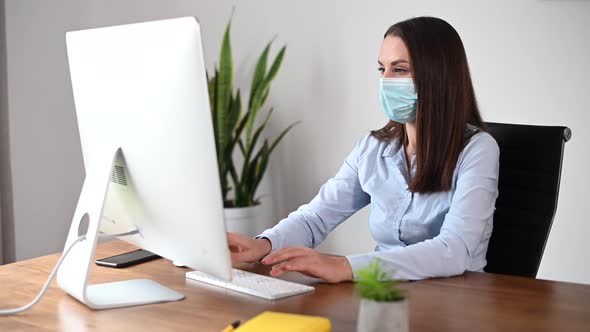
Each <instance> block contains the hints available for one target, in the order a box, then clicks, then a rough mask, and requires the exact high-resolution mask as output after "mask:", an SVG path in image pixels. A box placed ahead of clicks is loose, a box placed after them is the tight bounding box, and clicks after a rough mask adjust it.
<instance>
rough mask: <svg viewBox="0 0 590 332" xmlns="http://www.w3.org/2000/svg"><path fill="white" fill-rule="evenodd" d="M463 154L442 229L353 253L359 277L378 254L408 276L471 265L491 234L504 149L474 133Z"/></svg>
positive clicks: (398, 274)
mask: <svg viewBox="0 0 590 332" xmlns="http://www.w3.org/2000/svg"><path fill="white" fill-rule="evenodd" d="M462 155H463V158H460V159H459V160H460V163H459V165H458V168H459V169H458V173H457V180H456V187H455V193H454V195H453V198H452V199H451V205H450V208H449V211H448V213H447V214H446V215H445V219H444V221H443V224H442V227H441V230H440V233H439V235H437V236H436V237H434V238H432V239H429V240H426V241H423V242H419V243H415V244H412V245H409V246H407V247H396V248H393V249H391V250H387V251H378V252H373V253H367V254H358V255H350V256H347V259H348V261H349V263H350V265H351V267H352V270H353V276H354V278H355V279H356V278H357V275H356V273H355V272H354V271H356V270H358V269H360V268H365V267H366V266H368V264H369V263H370V262H371V261H372V260H374V259H375V258H378V259H379V260H380V261H381V267H382V268H383V269H384V270H385V272H387V273H389V274H390V275H392V276H393V277H394V278H396V279H405V280H419V279H426V278H432V277H447V276H453V275H459V274H462V273H463V272H465V271H466V270H468V269H469V268H470V266H469V264H470V261H471V255H473V254H474V253H475V252H477V250H478V249H481V248H480V246H482V245H487V241H488V240H489V238H488V239H484V237H485V236H484V230H485V229H486V227H487V226H488V225H487V224H488V223H491V222H492V220H493V214H494V211H495V202H496V198H497V197H498V172H499V156H500V150H499V148H498V145H497V144H496V141H495V140H494V139H493V138H492V137H491V136H490V135H489V134H485V133H484V134H478V135H476V136H474V137H473V139H472V140H471V142H470V143H469V144H468V145H467V146H466V147H465V149H464V150H463V153H462ZM478 268H483V266H482V267H478Z"/></svg>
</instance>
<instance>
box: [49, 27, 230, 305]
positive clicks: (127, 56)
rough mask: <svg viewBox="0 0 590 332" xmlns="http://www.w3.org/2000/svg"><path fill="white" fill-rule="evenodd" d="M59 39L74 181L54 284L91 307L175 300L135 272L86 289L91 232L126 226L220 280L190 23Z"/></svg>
mask: <svg viewBox="0 0 590 332" xmlns="http://www.w3.org/2000/svg"><path fill="white" fill-rule="evenodd" d="M66 43H67V54H68V61H69V67H70V75H71V80H72V90H73V95H74V103H75V107H76V115H77V119H78V129H79V132H80V142H81V146H82V153H83V157H84V165H85V169H86V178H85V180H84V185H83V188H82V191H81V194H80V198H79V201H78V205H77V207H76V211H75V214H74V217H73V220H72V225H71V228H70V231H69V234H68V238H67V241H66V246H65V247H66V248H68V247H69V246H71V245H72V244H73V249H72V250H71V251H70V253H69V254H68V255H67V257H66V258H65V259H64V261H63V263H62V266H61V267H60V269H59V271H58V284H59V286H60V287H61V288H62V289H64V290H65V291H66V292H67V293H69V294H70V295H72V296H74V297H75V298H77V299H78V300H79V301H81V302H83V303H85V304H86V305H88V306H89V307H91V308H95V309H103V308H113V307H121V306H129V305H138V304H146V303H154V302H162V301H170V300H178V299H181V298H182V297H183V296H182V294H179V293H177V292H175V291H173V290H170V289H168V288H166V287H164V286H162V285H159V284H157V283H155V282H152V281H145V280H143V281H142V280H129V281H124V282H118V283H107V284H100V285H88V275H89V273H90V270H91V268H92V266H93V262H94V253H95V247H96V243H97V236H98V235H97V234H98V232H99V231H104V232H107V233H116V232H125V231H133V230H137V232H138V233H137V234H135V235H131V236H125V237H123V240H125V241H128V242H130V243H133V244H135V245H137V246H139V247H141V248H144V249H147V250H149V251H152V252H154V253H156V254H158V255H160V256H163V257H165V258H168V259H170V260H173V261H175V262H178V263H181V264H183V265H186V266H188V267H191V268H194V269H197V270H200V271H203V272H207V273H209V274H212V275H215V276H217V277H220V278H223V279H226V280H230V279H231V260H230V254H229V249H228V246H227V236H226V229H225V223H224V219H223V202H222V198H221V189H220V182H219V173H218V168H217V161H216V160H217V159H216V151H215V142H214V133H213V123H212V120H211V112H210V104H209V96H208V85H207V79H206V69H205V63H204V59H203V50H202V42H201V34H200V26H199V23H198V22H197V21H196V19H195V18H192V17H187V18H179V19H170V20H162V21H154V22H146V23H138V24H130V25H122V26H115V27H106V28H98V29H90V30H82V31H73V32H68V33H66ZM85 216H87V217H86V218H87V219H88V232H87V233H86V238H85V240H83V241H80V242H78V243H75V244H74V242H76V241H77V239H78V238H79V232H80V230H79V229H80V223H81V220H83V219H84V218H85Z"/></svg>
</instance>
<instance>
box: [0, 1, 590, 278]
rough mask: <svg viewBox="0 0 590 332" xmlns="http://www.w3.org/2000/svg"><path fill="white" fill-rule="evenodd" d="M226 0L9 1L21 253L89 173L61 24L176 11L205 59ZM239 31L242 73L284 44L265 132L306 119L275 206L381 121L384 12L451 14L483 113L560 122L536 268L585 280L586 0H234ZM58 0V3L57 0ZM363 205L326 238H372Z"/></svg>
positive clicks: (285, 148)
mask: <svg viewBox="0 0 590 332" xmlns="http://www.w3.org/2000/svg"><path fill="white" fill-rule="evenodd" d="M233 3H234V1H214V2H213V1H189V0H186V1H173V2H171V1H153V0H152V1H114V0H109V1H98V0H96V1H88V2H81V1H75V0H68V1H66V0H61V1H52V2H48V1H31V0H29V1H23V0H12V1H11V0H8V1H7V6H6V15H7V17H6V23H7V29H6V30H7V31H6V33H7V50H8V54H7V57H8V83H9V85H8V94H9V116H10V119H9V120H10V130H11V142H10V148H11V155H10V157H11V171H12V177H11V179H12V182H13V192H12V194H13V200H14V218H15V220H16V222H15V229H14V237H15V242H16V247H15V248H16V258H17V259H25V258H29V257H33V256H38V255H42V254H46V253H49V252H55V251H59V250H61V247H62V244H63V241H64V239H65V234H66V229H67V226H68V225H69V222H70V218H71V214H72V211H73V209H74V206H75V202H76V197H77V195H78V193H79V190H80V185H81V183H82V180H83V167H82V159H81V152H80V146H79V143H78V137H77V129H76V123H75V113H74V107H73V102H72V95H71V86H70V82H69V76H68V69H67V61H66V53H65V43H64V37H63V36H64V33H65V31H68V30H75V29H83V28H90V27H97V26H105V25H114V24H122V23H129V22H136V21H143V20H150V19H159V18H167V17H174V16H181V15H182V16H184V15H195V16H198V17H199V19H200V21H201V24H202V27H203V34H204V35H203V40H204V44H205V57H206V59H207V60H208V64H209V67H211V65H212V64H213V63H214V62H215V61H216V60H217V55H218V50H219V49H218V47H219V43H220V39H221V35H222V32H223V29H224V27H225V23H226V22H227V19H228V17H229V15H230V12H231V8H232V5H233ZM236 3H237V6H236V11H235V14H234V24H233V42H234V51H235V53H234V54H235V55H234V56H235V61H236V75H237V78H238V83H239V84H241V83H246V82H249V80H250V74H251V70H252V67H253V63H254V61H255V59H256V57H257V56H258V54H259V52H260V51H261V49H262V48H263V47H264V45H265V43H266V42H267V41H268V40H269V39H271V38H272V37H273V36H275V35H276V36H278V37H277V39H276V48H278V46H279V45H282V44H287V46H288V50H287V56H286V59H285V62H284V64H283V67H282V69H281V72H280V74H279V76H278V78H277V80H276V81H275V84H274V86H273V91H272V93H271V97H270V99H269V101H270V104H272V105H273V106H275V110H276V112H275V114H274V115H273V116H274V119H273V122H272V125H271V128H270V135H274V134H277V133H278V132H280V130H281V129H282V128H284V127H285V126H287V125H288V124H290V123H291V122H293V121H296V120H302V121H303V122H302V124H301V125H299V126H298V127H297V128H296V129H295V130H294V131H293V132H292V133H291V134H290V135H289V136H288V137H287V139H286V140H285V141H284V142H283V144H282V146H281V147H280V148H279V149H278V151H277V152H276V153H275V155H274V157H273V158H272V161H271V162H272V164H271V169H270V174H269V177H268V178H267V181H266V183H265V185H264V188H263V189H264V190H263V191H264V192H266V193H269V194H272V202H273V206H274V212H273V215H274V216H275V218H279V217H280V216H284V215H285V214H286V213H288V212H289V211H290V210H292V209H295V208H296V207H297V206H298V205H300V204H302V203H305V202H306V201H308V200H309V199H311V198H312V197H313V195H314V194H315V193H316V192H317V190H318V189H319V186H320V185H321V184H322V183H323V182H324V181H325V180H327V179H328V178H329V177H330V176H332V175H333V174H334V173H335V172H336V170H337V169H338V168H339V167H340V165H341V163H342V161H343V159H344V158H345V156H346V155H347V154H348V152H349V151H350V149H351V148H352V146H353V145H354V143H355V141H356V140H357V139H358V138H359V137H360V136H361V135H363V134H364V133H366V132H367V131H368V130H370V129H374V128H377V127H379V126H380V125H382V124H383V123H384V122H385V118H384V116H383V115H382V114H381V113H380V111H379V107H378V102H377V98H376V96H377V87H378V85H377V82H378V80H377V79H378V73H377V70H376V69H377V66H376V59H377V52H378V48H379V45H380V42H381V38H382V34H383V32H384V31H385V30H386V29H387V27H388V26H389V25H391V24H392V23H394V22H396V21H399V20H403V19H406V18H409V17H413V16H419V15H432V16H438V17H442V18H444V19H446V20H447V21H448V22H449V23H451V24H452V25H453V26H455V28H456V29H457V30H458V31H459V33H460V34H461V36H462V38H463V41H464V44H465V47H466V49H467V54H468V58H469V61H470V65H471V70H472V74H473V79H474V81H475V86H476V93H477V96H478V98H479V102H480V105H481V109H482V111H483V115H484V117H485V118H486V120H489V121H499V122H515V123H534V124H551V125H567V126H569V127H570V128H571V129H572V131H573V139H572V140H571V141H570V142H569V143H568V144H567V146H566V152H565V160H564V166H563V177H562V185H561V194H560V202H559V208H558V212H557V215H556V218H555V222H554V227H553V230H552V232H551V236H550V239H549V243H548V245H547V248H546V252H545V256H544V258H543V262H542V264H541V270H540V273H539V277H541V278H548V279H556V280H565V281H575V282H583V283H590V270H589V268H588V267H587V264H584V262H587V261H588V253H589V252H590V242H589V241H585V234H588V233H589V232H590V223H588V222H587V220H586V219H587V217H586V216H587V215H588V214H589V212H590V211H589V210H588V207H587V206H588V205H587V204H585V203H586V199H585V190H586V188H589V187H590V174H588V172H587V171H585V170H586V169H587V168H588V166H589V165H590V160H589V158H590V157H589V156H588V153H587V147H586V148H584V146H585V144H587V143H588V142H590V130H589V129H590V125H589V120H590V117H589V116H588V112H587V110H586V108H587V105H589V104H590V94H588V93H587V91H586V90H587V77H588V76H589V74H590V64H589V63H588V60H587V59H590V45H589V42H588V41H589V40H590V29H589V28H588V27H587V26H586V23H587V22H586V21H588V19H590V2H588V1H542V0H539V1H533V0H528V1H524V0H523V1H509V0H504V1H489V2H483V1H457V0H455V1H444V2H442V1H434V0H433V1H411V2H410V1H405V2H401V1H391V0H388V1H370V2H362V3H361V2H360V1H349V2H344V1H335V0H332V1H312V0H306V1H286V0H280V1H279V0H265V1H242V2H236ZM58 4H59V5H58ZM367 216H368V213H367V211H366V210H363V211H361V212H360V213H359V214H357V215H355V216H353V217H352V218H351V220H349V221H348V222H347V223H345V224H344V225H343V226H341V227H339V228H338V229H337V230H336V231H335V232H334V233H333V234H332V235H331V236H330V237H329V239H328V240H327V241H326V243H324V244H323V245H322V247H321V249H322V250H325V251H330V252H335V253H351V252H357V251H366V250H371V248H372V246H373V244H372V241H371V239H370V236H369V234H368V231H367V225H366V224H367Z"/></svg>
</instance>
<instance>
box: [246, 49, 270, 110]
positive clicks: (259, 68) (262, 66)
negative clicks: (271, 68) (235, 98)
mask: <svg viewBox="0 0 590 332" xmlns="http://www.w3.org/2000/svg"><path fill="white" fill-rule="evenodd" d="M271 44H272V42H270V43H268V44H267V45H266V47H265V48H264V51H262V54H260V57H259V58H258V62H257V63H256V69H254V75H253V76H252V85H251V87H250V89H251V90H250V99H249V100H248V107H249V108H250V107H252V100H253V97H254V93H255V91H257V90H258V87H259V86H260V84H261V83H262V81H263V80H264V78H265V76H266V62H267V61H268V52H269V51H270V45H271Z"/></svg>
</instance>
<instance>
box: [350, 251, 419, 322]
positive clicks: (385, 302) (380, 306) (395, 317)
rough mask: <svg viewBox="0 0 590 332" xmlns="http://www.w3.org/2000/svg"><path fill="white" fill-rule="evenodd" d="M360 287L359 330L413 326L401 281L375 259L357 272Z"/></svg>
mask: <svg viewBox="0 0 590 332" xmlns="http://www.w3.org/2000/svg"><path fill="white" fill-rule="evenodd" d="M356 275H357V276H358V277H357V279H356V280H355V283H356V289H357V291H358V293H359V295H360V297H361V302H360V306H359V315H358V321H357V331H359V332H373V331H375V332H377V331H401V332H407V331H408V329H409V328H408V327H409V315H408V300H407V299H406V297H405V295H404V293H403V292H402V290H401V289H400V288H398V287H397V284H398V282H399V281H398V280H393V279H391V276H390V275H388V274H387V273H385V272H384V271H383V270H382V268H381V266H380V265H379V260H374V261H372V262H371V263H370V264H369V266H368V267H367V268H364V269H360V270H357V271H356Z"/></svg>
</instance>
